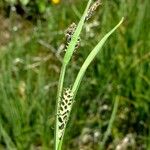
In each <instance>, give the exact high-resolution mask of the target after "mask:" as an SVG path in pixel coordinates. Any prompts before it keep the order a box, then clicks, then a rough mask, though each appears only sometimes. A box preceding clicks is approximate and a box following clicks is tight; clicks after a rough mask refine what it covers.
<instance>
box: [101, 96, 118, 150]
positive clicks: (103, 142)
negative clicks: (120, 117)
mask: <svg viewBox="0 0 150 150" xmlns="http://www.w3.org/2000/svg"><path fill="white" fill-rule="evenodd" d="M118 105H119V96H116V98H115V103H114V107H113V111H112V114H111V117H110V120H109V124H108V127H107V130H106V132H105V134H104V138H103V140H102V143H101V144H100V147H101V149H102V150H103V149H104V146H105V143H106V141H107V140H108V137H109V135H110V134H111V131H112V127H113V123H114V120H115V118H116V113H117V110H118Z"/></svg>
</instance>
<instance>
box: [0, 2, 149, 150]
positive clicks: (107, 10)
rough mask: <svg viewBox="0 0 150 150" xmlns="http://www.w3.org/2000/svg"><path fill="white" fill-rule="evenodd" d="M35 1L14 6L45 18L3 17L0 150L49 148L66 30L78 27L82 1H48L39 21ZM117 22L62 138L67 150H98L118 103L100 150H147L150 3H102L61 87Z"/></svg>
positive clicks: (87, 76)
mask: <svg viewBox="0 0 150 150" xmlns="http://www.w3.org/2000/svg"><path fill="white" fill-rule="evenodd" d="M37 2H38V1H37V0H30V1H29V3H28V4H27V5H26V6H24V5H22V4H21V3H17V4H15V5H14V6H15V7H16V8H17V7H18V6H17V5H19V6H21V8H23V9H24V10H25V14H27V15H33V16H37V15H41V16H42V15H45V16H46V17H45V19H43V18H42V19H41V18H37V22H36V23H35V22H34V23H33V20H32V19H31V21H29V20H28V19H26V18H24V17H22V15H18V12H16V11H12V10H11V11H10V15H9V16H5V15H2V14H3V13H0V22H1V24H0V150H1V149H2V150H4V149H8V150H12V149H18V150H20V149H21V150H34V149H40V150H41V149H44V150H47V149H52V146H53V131H54V130H53V128H54V114H55V111H54V106H55V99H56V98H55V97H56V91H57V81H58V78H59V73H60V66H61V59H62V57H63V54H64V36H65V35H64V31H65V29H66V28H67V27H68V26H69V24H71V23H72V22H75V23H77V22H78V20H79V18H80V17H81V14H82V13H83V10H84V8H85V5H86V3H87V0H82V1H81V0H64V1H62V2H61V3H60V4H59V5H52V4H51V3H49V2H46V11H45V12H44V13H42V14H41V13H40V12H39V8H38V6H37ZM0 5H1V6H0V7H1V8H2V9H0V12H1V11H2V10H3V12H7V9H5V8H7V7H8V5H10V4H9V3H8V2H6V1H4V0H3V1H1V0H0ZM49 7H50V9H49ZM12 8H13V6H12ZM47 9H48V10H49V11H47ZM37 12H38V13H37ZM4 14H5V13H4ZM122 16H124V17H125V21H124V23H123V25H122V26H121V27H120V28H119V29H118V30H117V32H116V33H115V34H114V35H113V36H111V38H109V40H108V42H107V44H106V45H105V47H104V48H103V50H102V51H101V53H100V54H99V55H98V56H97V58H96V59H95V60H94V61H93V63H92V64H91V66H90V67H89V69H88V70H87V73H86V74H85V77H84V79H83V82H82V85H81V88H80V91H79V94H78V96H77V98H76V102H75V104H74V106H75V107H74V110H73V112H72V117H71V118H70V123H69V127H68V128H67V131H68V132H67V133H66V135H65V144H64V149H65V150H79V149H81V148H83V147H84V148H85V149H87V147H88V149H92V150H97V149H99V145H100V142H101V141H102V139H103V136H104V133H105V131H106V128H107V126H108V122H109V119H110V116H111V113H112V109H113V101H114V100H115V98H116V96H118V97H119V105H118V111H117V115H116V118H115V120H114V124H113V128H112V131H111V135H110V136H109V138H108V140H107V141H106V145H105V149H117V150H118V149H119V148H120V149H124V147H125V146H126V147H127V146H128V147H129V149H133V150H137V149H140V150H149V149H150V119H149V114H150V78H149V77H150V33H149V27H150V21H149V20H150V5H149V0H103V4H102V7H100V9H99V10H98V11H97V12H96V14H95V15H94V16H93V19H91V20H89V22H87V23H86V25H85V27H84V30H83V32H82V34H81V46H80V47H79V49H78V50H76V52H75V54H74V57H73V59H72V61H71V66H68V67H69V69H68V70H67V75H68V76H67V80H66V81H65V85H66V87H67V86H70V85H71V83H72V82H73V81H74V79H75V77H76V75H77V71H78V70H79V67H80V65H81V64H82V62H83V61H84V59H85V58H86V57H87V55H88V54H89V52H90V51H91V49H92V48H93V46H94V45H95V44H96V43H97V42H98V41H99V39H100V38H101V37H102V36H103V35H104V34H105V33H106V32H108V31H109V30H110V29H111V28H112V27H113V26H114V25H116V23H117V22H118V21H119V20H120V18H121V17H122ZM93 139H94V140H93Z"/></svg>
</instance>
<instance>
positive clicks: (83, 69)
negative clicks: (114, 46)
mask: <svg viewBox="0 0 150 150" xmlns="http://www.w3.org/2000/svg"><path fill="white" fill-rule="evenodd" d="M123 20H124V18H122V19H121V21H120V22H119V23H118V24H117V25H116V26H115V27H114V28H113V29H112V30H111V31H110V32H108V33H107V34H106V35H105V36H104V37H103V38H102V40H101V41H100V42H99V43H98V44H97V45H96V46H95V48H94V49H93V50H92V51H91V53H90V54H89V55H88V57H87V58H86V60H85V61H84V63H83V65H82V67H81V69H80V71H79V73H78V75H77V78H76V80H75V82H74V85H73V87H72V92H73V93H74V97H75V95H76V93H77V90H78V88H79V86H80V83H81V81H82V78H83V76H84V74H85V72H86V70H87V68H88V66H89V65H90V63H91V62H92V61H93V60H94V58H95V56H96V55H97V54H98V53H99V52H100V50H101V49H102V47H103V45H104V44H105V42H106V41H107V39H108V37H109V36H110V35H111V34H112V33H113V32H114V31H115V30H116V29H117V28H118V27H119V26H120V25H121V24H122V22H123Z"/></svg>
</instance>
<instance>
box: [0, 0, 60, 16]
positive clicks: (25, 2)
mask: <svg viewBox="0 0 150 150" xmlns="http://www.w3.org/2000/svg"><path fill="white" fill-rule="evenodd" d="M59 3H60V0H3V2H1V4H0V5H2V4H3V5H7V6H17V8H20V9H22V10H23V11H24V13H25V14H26V15H35V13H41V14H42V13H45V12H46V9H47V8H49V7H50V5H51V4H59Z"/></svg>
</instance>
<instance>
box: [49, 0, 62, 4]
mask: <svg viewBox="0 0 150 150" xmlns="http://www.w3.org/2000/svg"><path fill="white" fill-rule="evenodd" d="M51 1H52V3H53V4H58V3H60V0H51Z"/></svg>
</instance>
